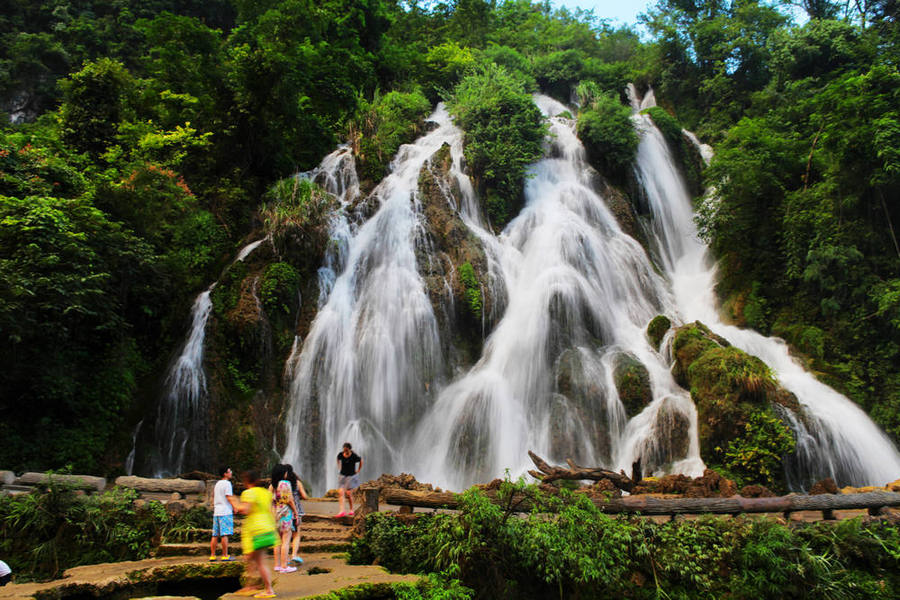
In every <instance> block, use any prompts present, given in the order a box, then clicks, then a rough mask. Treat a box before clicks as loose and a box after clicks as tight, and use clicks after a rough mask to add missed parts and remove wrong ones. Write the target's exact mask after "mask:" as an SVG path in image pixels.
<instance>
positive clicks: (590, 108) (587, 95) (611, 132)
mask: <svg viewBox="0 0 900 600" xmlns="http://www.w3.org/2000/svg"><path fill="white" fill-rule="evenodd" d="M576 93H577V94H578V96H579V98H580V100H581V103H582V107H583V108H582V110H581V112H580V113H579V115H578V126H577V130H578V138H579V139H580V140H581V142H582V143H583V144H584V148H585V150H586V151H587V155H588V160H589V161H590V162H591V164H592V165H594V166H595V167H597V169H598V170H599V171H600V172H601V173H603V174H604V175H606V176H607V177H609V178H610V179H612V180H613V181H616V182H619V183H621V182H623V181H625V179H626V178H627V175H628V168H629V167H630V166H631V163H632V162H633V161H634V157H635V154H636V153H637V147H638V136H637V132H636V131H635V130H634V124H633V123H632V122H631V109H629V108H628V107H627V106H624V105H623V104H622V103H621V102H619V99H618V98H617V97H616V96H614V95H612V94H609V93H604V92H601V91H600V89H599V87H598V86H596V85H594V84H591V83H589V82H586V83H582V84H580V85H579V86H578V88H577V91H576Z"/></svg>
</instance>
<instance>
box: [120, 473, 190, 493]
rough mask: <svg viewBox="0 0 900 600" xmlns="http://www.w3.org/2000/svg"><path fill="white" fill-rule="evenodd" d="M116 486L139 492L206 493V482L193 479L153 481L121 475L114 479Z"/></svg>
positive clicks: (151, 479)
mask: <svg viewBox="0 0 900 600" xmlns="http://www.w3.org/2000/svg"><path fill="white" fill-rule="evenodd" d="M116 485H118V486H121V487H127V488H132V489H135V490H137V491H139V492H166V493H172V492H178V493H180V494H203V493H204V492H205V491H206V482H205V481H199V480H195V479H153V478H149V477H134V476H131V475H123V476H122V477H117V478H116Z"/></svg>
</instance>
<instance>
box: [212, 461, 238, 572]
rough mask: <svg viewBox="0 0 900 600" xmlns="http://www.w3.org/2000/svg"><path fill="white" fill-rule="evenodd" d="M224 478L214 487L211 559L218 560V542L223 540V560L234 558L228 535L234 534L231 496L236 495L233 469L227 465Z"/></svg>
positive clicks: (223, 473) (223, 471)
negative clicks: (230, 549) (232, 481)
mask: <svg viewBox="0 0 900 600" xmlns="http://www.w3.org/2000/svg"><path fill="white" fill-rule="evenodd" d="M221 474H222V479H220V480H219V481H217V482H216V487H215V488H213V526H212V540H211V541H210V543H209V560H217V557H216V543H217V542H218V541H219V540H222V560H234V559H232V558H231V557H230V556H228V537H229V536H232V535H234V509H233V508H232V506H231V501H230V500H229V498H233V497H234V490H233V488H232V487H231V477H232V475H233V474H232V472H231V469H230V468H228V467H225V468H224V469H223V470H222V472H221Z"/></svg>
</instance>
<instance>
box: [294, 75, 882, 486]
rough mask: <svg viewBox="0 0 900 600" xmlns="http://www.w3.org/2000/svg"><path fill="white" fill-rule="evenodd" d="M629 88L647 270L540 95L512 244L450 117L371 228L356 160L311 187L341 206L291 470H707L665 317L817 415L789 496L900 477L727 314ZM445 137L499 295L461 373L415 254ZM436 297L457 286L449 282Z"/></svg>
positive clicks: (399, 170)
mask: <svg viewBox="0 0 900 600" xmlns="http://www.w3.org/2000/svg"><path fill="white" fill-rule="evenodd" d="M629 93H630V96H631V98H632V102H633V107H634V108H635V114H634V117H633V118H634V122H635V126H636V127H637V128H638V130H639V133H640V137H641V141H640V145H639V148H638V156H637V162H636V168H635V173H636V176H637V178H638V180H639V182H640V184H641V186H642V188H643V191H644V193H645V194H646V197H647V202H648V205H649V208H650V212H651V215H652V218H651V219H650V220H649V223H648V224H647V228H648V229H647V234H648V240H649V242H648V243H649V245H650V249H649V251H650V254H651V255H652V256H653V260H652V261H651V258H650V256H648V253H647V251H645V249H644V248H643V247H642V246H641V245H640V244H639V243H638V242H637V241H635V240H634V239H633V238H632V237H630V236H629V235H627V234H626V233H625V232H624V231H623V230H622V229H621V227H620V226H619V224H618V222H617V220H616V219H615V217H614V216H613V215H612V213H611V212H610V210H609V208H608V207H607V203H606V199H604V198H603V197H601V195H599V194H598V192H597V187H596V186H595V185H594V182H595V178H596V173H595V172H593V170H592V169H591V168H590V166H589V165H588V164H587V163H586V160H585V153H584V149H583V147H582V145H581V143H580V141H579V140H578V139H577V136H576V135H575V122H574V120H572V119H571V118H566V113H567V110H566V107H565V106H564V105H562V104H561V103H559V102H556V101H555V100H552V99H550V98H548V97H545V96H541V95H536V96H535V102H536V103H537V105H538V106H539V108H540V109H541V111H542V113H543V114H544V116H545V118H546V119H547V121H548V124H549V129H550V131H549V135H548V137H547V139H546V142H545V158H544V159H543V160H540V161H539V162H537V163H536V164H534V165H532V167H531V168H530V170H529V174H528V178H527V181H526V184H525V190H524V193H525V206H524V208H523V209H522V211H521V212H520V214H519V215H518V216H516V218H515V219H513V220H512V221H511V222H510V223H509V224H508V225H507V226H506V228H505V229H504V230H503V231H502V232H501V233H500V234H499V235H497V234H495V233H494V232H492V231H491V230H490V228H489V227H488V226H487V224H486V223H485V222H484V218H483V216H482V212H481V210H480V208H479V202H478V198H477V196H476V194H475V191H474V190H473V188H472V183H471V181H470V180H469V178H468V177H467V176H466V175H465V173H464V164H465V161H464V159H463V151H462V150H463V134H462V132H461V131H460V130H459V129H458V128H456V127H455V126H454V125H453V123H452V122H451V120H450V118H449V116H448V114H447V112H446V110H445V109H444V108H443V107H442V106H439V107H438V109H437V110H436V111H435V113H434V114H433V115H432V116H431V117H430V120H431V121H434V122H435V123H436V125H437V126H436V128H434V129H433V130H432V131H430V132H429V133H427V134H426V135H424V136H422V137H421V138H420V139H419V140H417V141H416V142H415V143H414V144H409V145H405V146H403V147H402V148H401V150H400V152H399V153H398V155H397V157H396V158H395V159H394V161H393V162H392V164H391V172H390V174H389V175H388V176H387V177H386V178H385V179H384V180H383V181H382V182H381V184H379V185H378V187H377V188H376V189H375V190H374V191H373V193H372V195H371V196H370V197H369V198H368V199H367V200H366V203H365V204H366V205H367V206H368V208H369V209H372V208H373V207H376V208H377V210H375V211H374V214H372V216H371V217H370V218H368V220H365V219H364V218H363V216H361V215H360V214H354V213H353V207H354V206H359V203H358V202H357V200H358V198H357V196H358V189H359V188H358V183H356V182H355V179H352V178H350V176H349V173H348V165H349V164H351V163H350V161H351V160H352V155H351V154H350V153H349V151H348V150H347V149H339V150H338V151H337V152H335V153H333V154H332V155H329V157H326V160H324V161H323V163H322V165H321V166H320V167H319V168H318V169H316V170H314V171H312V172H310V173H308V174H304V176H307V177H310V178H311V179H313V180H315V181H317V182H319V183H321V184H322V185H324V186H326V188H327V189H328V190H329V191H330V192H331V193H334V194H336V195H338V196H339V197H340V198H341V201H342V210H341V211H339V213H338V214H337V215H336V216H335V218H334V221H333V222H332V227H331V232H332V242H333V243H332V244H331V245H330V247H329V250H328V252H327V253H326V258H325V261H324V263H323V266H322V268H321V269H320V271H319V285H320V298H319V305H320V309H319V312H318V314H317V316H316V318H315V320H314V321H313V323H312V325H311V328H310V331H309V334H308V335H307V338H306V339H305V340H302V341H301V340H299V338H298V339H297V340H295V345H294V347H293V348H292V351H291V356H290V358H289V360H288V363H287V364H286V366H285V377H286V379H288V380H289V385H290V400H289V408H288V411H287V420H286V433H287V436H286V439H287V448H286V450H285V452H284V454H283V460H284V461H285V462H290V463H292V464H294V465H295V466H297V467H298V468H299V472H301V473H302V475H303V476H304V478H306V479H308V480H309V481H310V482H311V483H312V485H313V486H314V487H316V488H322V487H333V486H335V485H336V482H337V471H336V467H335V458H334V457H335V456H336V454H337V452H338V451H339V450H340V446H341V444H342V443H343V442H345V441H349V442H351V443H352V444H353V446H354V449H355V450H357V451H358V452H359V453H360V454H361V455H363V457H364V459H365V467H364V477H366V478H369V477H371V478H376V477H378V476H379V475H380V474H381V473H383V472H388V473H399V472H401V471H406V472H412V473H413V474H414V475H415V476H416V477H417V478H418V479H420V480H422V481H429V482H431V483H434V484H437V485H440V486H442V487H447V488H450V489H462V488H464V487H467V486H468V485H470V484H472V483H475V482H479V481H487V480H489V479H491V478H493V477H502V476H503V475H504V473H505V472H508V473H509V474H510V475H512V476H514V477H515V476H518V475H521V474H524V473H525V472H526V471H527V469H528V468H529V467H530V465H529V462H528V458H527V451H528V450H533V451H535V452H537V453H538V454H541V455H543V456H545V457H547V458H548V459H550V460H552V461H562V460H564V459H565V458H572V459H573V460H575V461H576V462H581V463H583V464H590V465H599V466H604V467H607V468H612V469H616V470H618V469H625V470H626V471H628V470H630V468H631V464H632V462H633V461H634V460H636V459H638V458H640V459H641V460H642V463H643V467H644V471H645V472H646V473H653V474H655V475H661V474H665V473H674V472H678V473H685V474H687V475H690V476H697V475H700V474H701V473H702V471H703V469H704V468H705V466H704V464H703V461H702V460H701V457H700V454H699V443H698V432H697V414H696V408H695V406H694V404H693V402H692V400H691V398H690V394H689V393H688V392H687V391H686V390H684V389H683V388H681V387H680V386H678V385H677V383H676V382H675V381H674V379H673V377H672V374H671V372H670V367H671V364H672V356H671V352H670V348H669V347H668V342H669V341H670V340H671V332H670V333H669V334H667V338H666V340H664V343H663V344H662V345H661V348H654V347H652V346H651V344H650V342H649V341H648V340H647V337H646V335H645V329H646V326H647V324H648V322H649V321H650V320H651V319H652V318H653V317H654V316H656V315H657V314H665V315H667V316H669V317H670V318H671V319H672V320H673V321H674V322H676V323H684V322H689V321H693V320H698V319H699V320H701V321H703V322H705V323H706V324H707V325H709V326H710V327H711V328H712V329H713V330H714V331H716V332H717V333H719V334H720V335H722V336H723V337H726V338H728V339H729V340H730V341H731V342H732V343H733V344H734V345H735V346H737V347H739V348H742V349H744V350H746V351H747V352H749V353H751V354H754V355H757V356H759V357H760V358H761V359H763V360H764V361H766V362H767V363H768V364H769V365H770V366H771V367H772V369H773V370H774V371H775V372H776V373H777V375H778V378H779V380H780V382H781V384H782V385H784V386H785V387H786V388H787V389H789V390H790V391H792V392H794V393H795V394H796V395H797V396H798V398H799V399H800V403H801V405H802V406H803V407H804V410H805V414H804V415H803V417H804V418H802V419H798V418H797V417H796V416H793V415H787V416H785V418H786V419H787V420H788V421H790V422H793V423H794V424H795V425H794V427H795V428H801V427H802V428H804V429H803V435H802V436H800V437H801V438H802V439H801V444H800V447H799V450H798V452H797V453H796V456H795V457H794V458H792V459H791V460H792V461H793V462H792V464H791V470H790V473H789V481H790V482H791V485H794V486H799V485H803V484H802V483H795V482H798V481H800V480H803V481H808V480H810V478H812V477H818V476H820V475H821V476H824V475H832V476H834V477H835V478H836V479H837V480H838V481H841V482H852V483H884V482H885V481H888V480H890V479H892V478H896V477H897V475H898V474H900V469H898V467H897V466H898V465H900V459H898V456H897V452H896V450H895V449H894V448H893V446H892V445H891V444H890V442H889V441H888V440H887V438H886V437H885V436H884V434H883V433H882V432H881V431H879V430H878V428H877V427H875V425H874V424H873V423H872V422H871V421H870V420H869V419H868V418H867V417H866V416H865V414H864V413H863V412H862V411H861V410H859V409H858V408H857V407H856V406H855V405H854V404H853V403H852V402H850V401H849V400H847V399H846V398H844V397H843V396H840V395H839V394H837V393H835V392H834V391H833V390H830V389H829V388H827V387H826V386H824V385H822V384H820V383H818V382H817V381H816V380H815V379H814V378H813V377H812V376H810V375H809V374H807V373H805V371H803V369H802V368H800V366H799V365H798V364H797V363H796V362H794V361H793V360H792V359H791V358H790V356H789V354H788V352H787V349H786V347H785V346H784V344H783V343H782V342H780V341H779V340H774V339H769V338H765V337H764V336H761V335H759V334H756V333H754V332H750V331H743V330H739V329H737V328H733V327H729V326H727V325H725V324H723V323H722V322H721V321H720V320H719V318H718V312H717V305H716V298H715V294H714V282H715V268H714V265H713V263H712V261H711V260H710V258H709V255H708V252H707V249H706V247H705V245H704V244H703V243H702V242H701V241H700V240H699V238H698V236H697V231H696V227H695V224H694V220H693V211H692V207H691V201H690V197H689V195H688V193H687V191H686V189H685V185H684V182H683V181H682V179H681V176H680V174H679V172H678V169H677V167H676V166H675V163H674V162H673V160H672V157H671V156H669V152H668V149H667V147H666V144H665V141H664V139H663V138H662V136H661V134H660V133H659V131H658V130H657V129H656V128H655V127H654V126H653V124H652V122H651V121H650V120H649V118H647V117H645V116H642V115H640V114H639V111H640V110H641V109H642V108H647V107H648V106H652V105H653V102H654V101H653V98H652V94H648V95H645V97H644V98H639V97H638V95H637V93H636V91H635V90H634V89H633V87H631V88H630V90H629ZM694 139H696V138H694ZM445 143H446V144H449V146H450V156H451V159H452V165H451V167H450V171H449V175H448V178H449V182H446V186H443V185H442V191H444V192H445V196H446V201H447V203H448V206H450V207H451V208H452V209H453V210H454V211H456V214H457V215H458V216H459V217H460V219H461V220H462V222H463V223H464V224H465V226H466V227H467V228H468V230H469V233H471V235H472V236H474V238H475V239H476V240H477V241H478V243H479V244H480V246H481V247H482V248H483V250H484V253H485V256H486V259H487V267H488V276H487V281H483V282H481V285H482V287H483V288H484V289H486V290H489V291H490V294H489V295H490V296H492V297H493V298H496V299H497V302H495V305H494V306H493V307H492V314H491V315H485V316H484V317H485V318H486V319H489V320H490V322H491V323H492V325H493V328H492V330H491V332H490V335H489V336H488V337H487V339H486V340H484V344H483V347H482V351H481V355H480V356H479V357H477V360H475V361H474V364H466V365H448V364H445V363H449V362H451V361H450V359H449V357H447V356H444V354H443V353H442V348H444V347H447V346H448V345H450V346H452V342H453V340H447V339H444V338H443V337H442V336H452V332H450V333H447V332H442V331H441V329H440V328H439V326H438V319H437V318H436V315H435V310H434V309H433V308H432V304H431V302H430V301H429V292H428V289H426V284H425V281H424V279H423V276H422V275H421V274H420V272H419V269H421V268H422V266H421V264H417V256H421V255H425V258H424V260H425V263H426V264H428V261H431V260H432V259H434V258H435V257H433V256H432V255H433V253H434V249H433V248H431V247H430V246H429V242H428V241H427V235H426V234H425V229H426V217H425V215H424V212H423V210H422V206H421V203H420V198H419V197H418V194H419V192H418V178H419V175H420V172H421V170H422V167H423V166H424V165H427V164H428V159H429V157H431V156H432V155H433V154H434V153H435V152H436V151H437V150H438V149H439V148H440V147H441V146H442V145H443V144H445ZM696 143H697V144H698V148H699V149H700V150H701V154H702V155H703V156H704V157H705V156H707V154H708V153H707V152H706V148H704V147H702V146H701V145H699V142H696ZM443 187H447V190H443ZM654 262H655V263H656V265H654ZM445 276H446V277H454V276H455V275H454V274H453V273H452V272H451V273H449V274H445ZM438 283H439V285H438V287H439V288H440V287H442V285H443V287H444V288H446V289H447V290H448V292H449V283H448V281H447V280H446V279H445V280H444V282H443V284H442V285H441V284H440V282H438ZM429 285H433V282H432V283H430V284H429ZM432 292H433V294H432V295H433V296H439V295H440V294H441V293H443V296H442V297H444V296H445V297H447V298H448V300H446V303H445V305H444V306H443V310H445V311H447V310H449V311H451V312H452V311H453V310H454V307H453V306H452V304H451V302H452V295H451V294H449V293H444V292H440V291H439V292H437V293H434V289H433V288H432ZM623 364H627V365H636V368H637V369H639V370H640V371H642V372H643V373H645V376H646V389H647V390H648V391H647V397H646V398H645V400H644V402H643V404H641V405H640V406H637V407H634V406H630V407H629V408H626V406H625V404H624V403H623V398H622V397H620V393H619V390H618V389H617V384H616V381H617V373H618V370H619V369H620V368H621V366H622V365H623ZM791 419H793V421H791ZM839 424H840V425H839ZM798 435H799V434H798Z"/></svg>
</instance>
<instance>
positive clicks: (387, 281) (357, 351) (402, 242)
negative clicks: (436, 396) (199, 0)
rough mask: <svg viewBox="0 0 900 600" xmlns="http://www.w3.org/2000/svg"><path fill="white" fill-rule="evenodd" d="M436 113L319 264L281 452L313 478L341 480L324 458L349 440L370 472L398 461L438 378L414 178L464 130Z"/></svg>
mask: <svg viewBox="0 0 900 600" xmlns="http://www.w3.org/2000/svg"><path fill="white" fill-rule="evenodd" d="M431 119H432V120H433V121H436V122H437V123H438V125H439V126H438V127H437V129H435V130H434V131H432V132H430V133H428V134H427V135H425V136H423V137H422V138H420V139H419V140H418V141H417V142H416V143H415V144H411V145H405V146H403V147H401V149H400V152H399V153H398V155H397V157H396V158H395V159H394V161H393V163H392V170H391V173H390V174H389V175H388V176H387V177H386V178H385V179H384V180H383V181H382V182H381V183H380V184H379V185H378V187H377V188H376V189H375V190H374V191H373V193H372V197H373V198H374V199H375V200H376V201H377V202H378V204H379V207H378V210H377V212H376V213H375V214H374V215H373V216H372V217H371V218H370V219H369V220H368V221H366V222H365V223H363V224H362V225H360V226H359V228H358V230H357V231H356V232H355V233H354V234H352V237H350V238H349V239H348V238H347V237H346V233H348V232H350V229H344V230H343V231H344V235H343V236H342V238H341V239H343V240H346V249H345V251H341V252H340V253H339V254H337V255H329V256H328V257H326V271H325V272H324V273H323V271H320V286H323V287H325V290H326V291H325V293H324V294H323V295H322V296H321V297H320V300H321V301H322V302H323V304H322V306H321V308H320V310H319V312H318V314H317V316H316V318H315V321H314V322H313V324H312V326H311V327H310V331H309V334H308V335H307V338H306V340H305V341H304V343H303V348H302V350H301V352H300V355H299V356H295V357H294V359H293V362H292V364H291V373H292V374H293V380H292V382H291V389H290V394H291V405H290V408H289V411H288V418H287V439H288V446H287V449H286V451H285V455H284V456H285V460H286V461H287V462H290V463H292V464H295V465H297V466H299V469H300V471H299V472H300V473H302V474H303V476H304V477H306V478H309V479H310V480H311V481H312V482H313V484H314V485H316V486H320V485H323V484H327V485H329V486H333V485H334V484H335V483H336V480H337V473H336V471H335V469H333V468H328V467H330V466H332V465H333V464H334V463H335V462H336V461H335V459H334V457H335V456H337V453H338V451H339V450H340V446H341V444H342V443H343V442H344V441H350V442H351V443H353V444H354V448H355V449H357V450H358V451H359V452H360V453H362V454H363V456H364V457H365V461H366V470H367V472H368V473H375V474H380V473H382V472H391V471H393V470H396V469H397V468H398V467H400V466H402V465H403V459H402V457H401V456H399V455H398V448H399V447H400V445H401V444H402V440H403V439H404V436H405V435H407V434H408V433H409V432H410V431H411V428H412V427H414V424H415V423H416V422H417V420H418V417H419V415H420V414H421V412H422V411H423V410H424V408H425V406H427V403H428V402H429V399H428V397H429V392H428V389H429V387H431V386H432V385H433V382H434V380H435V378H437V377H440V373H441V371H440V369H441V366H442V357H441V353H440V345H439V340H438V327H437V322H436V320H435V316H434V313H433V310H432V306H431V303H430V301H429V298H428V295H427V293H426V290H425V287H424V284H423V281H422V279H421V277H419V274H418V273H417V271H416V255H415V238H416V236H417V232H418V231H419V221H418V219H419V216H418V210H419V202H418V192H417V184H418V176H419V171H420V169H421V167H422V165H423V164H424V163H425V161H426V160H427V159H428V158H429V157H431V155H432V154H434V153H435V151H437V150H438V149H439V148H440V147H441V145H442V144H443V143H444V142H445V141H447V140H448V139H449V138H451V137H452V136H454V135H458V133H457V132H456V130H454V129H453V128H452V126H451V125H450V119H449V116H448V115H447V113H446V111H445V110H443V109H442V108H439V109H438V110H437V111H436V113H435V114H434V115H432V117H431ZM323 170H326V169H323ZM325 180H326V181H327V178H325ZM342 218H344V217H341V216H339V217H337V219H338V220H337V221H335V222H333V223H332V235H334V234H335V232H336V231H337V230H338V228H339V227H342V225H341V221H340V219H342ZM329 261H332V262H330V263H329ZM338 269H340V275H339V276H338V277H337V278H336V279H333V280H330V279H328V275H329V272H330V273H336V272H338Z"/></svg>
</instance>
